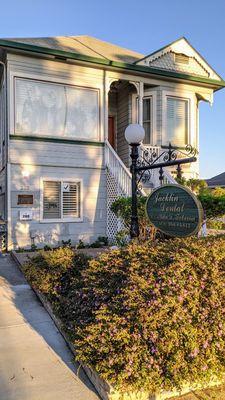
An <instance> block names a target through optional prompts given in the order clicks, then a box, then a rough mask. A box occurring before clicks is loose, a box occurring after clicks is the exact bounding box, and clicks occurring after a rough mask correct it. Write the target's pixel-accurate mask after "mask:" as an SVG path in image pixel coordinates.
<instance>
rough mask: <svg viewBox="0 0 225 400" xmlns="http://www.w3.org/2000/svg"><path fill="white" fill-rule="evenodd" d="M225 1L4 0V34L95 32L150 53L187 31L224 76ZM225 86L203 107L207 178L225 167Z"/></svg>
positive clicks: (203, 162)
mask: <svg viewBox="0 0 225 400" xmlns="http://www.w3.org/2000/svg"><path fill="white" fill-rule="evenodd" d="M224 17H225V0H214V1H212V0H195V1H194V0H188V1H187V2H185V1H182V0H170V1H168V0H161V1H160V2H159V1H158V2H157V1H155V0H154V1H153V0H139V1H137V0H135V1H134V0H120V1H119V0H111V1H109V0H92V1H91V0H83V1H82V0H64V1H59V0H54V1H53V0H19V1H18V0H14V1H13V0H8V1H5V0H4V1H1V30H0V36H1V37H26V36H56V35H79V34H86V35H92V36H95V37H97V38H99V39H102V40H106V41H109V42H112V43H116V44H118V45H120V46H123V47H127V48H131V49H133V50H136V51H138V52H140V53H144V54H148V53H151V52H152V51H154V50H156V49H158V48H160V47H162V46H164V45H165V44H167V43H169V42H171V41H173V40H175V39H177V38H178V37H180V36H186V37H187V39H188V40H189V41H190V42H191V44H192V45H193V46H194V47H195V48H196V49H197V50H198V51H199V52H200V53H201V54H202V55H203V56H204V57H205V58H206V60H207V61H208V62H209V64H211V65H212V67H213V68H214V69H215V70H216V71H217V72H218V73H219V74H220V75H222V77H223V78H224V79H225V55H224V51H225V43H224V42H225V23H224ZM224 159H225V89H223V90H221V91H219V92H217V93H216V94H215V98H214V104H213V107H212V108H211V107H210V106H209V104H207V103H202V104H201V106H200V169H201V176H202V177H211V176H213V175H216V174H218V173H221V172H224V171H225V162H224Z"/></svg>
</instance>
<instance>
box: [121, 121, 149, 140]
mask: <svg viewBox="0 0 225 400" xmlns="http://www.w3.org/2000/svg"><path fill="white" fill-rule="evenodd" d="M144 137H145V130H144V128H143V126H141V125H139V124H130V125H128V127H127V128H126V129H125V139H126V141H127V142H128V143H129V144H136V145H139V144H140V143H141V142H142V140H143V139H144Z"/></svg>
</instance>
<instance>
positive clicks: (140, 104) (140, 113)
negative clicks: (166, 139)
mask: <svg viewBox="0 0 225 400" xmlns="http://www.w3.org/2000/svg"><path fill="white" fill-rule="evenodd" d="M143 97H144V83H143V82H139V97H138V123H139V125H141V126H142V125H143Z"/></svg>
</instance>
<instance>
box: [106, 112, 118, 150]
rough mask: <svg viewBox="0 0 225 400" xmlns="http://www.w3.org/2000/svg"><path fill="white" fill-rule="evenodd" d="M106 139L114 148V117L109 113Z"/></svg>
mask: <svg viewBox="0 0 225 400" xmlns="http://www.w3.org/2000/svg"><path fill="white" fill-rule="evenodd" d="M108 140H109V143H110V144H111V146H112V147H113V148H114V149H115V147H116V133H115V117H113V116H111V115H109V122H108Z"/></svg>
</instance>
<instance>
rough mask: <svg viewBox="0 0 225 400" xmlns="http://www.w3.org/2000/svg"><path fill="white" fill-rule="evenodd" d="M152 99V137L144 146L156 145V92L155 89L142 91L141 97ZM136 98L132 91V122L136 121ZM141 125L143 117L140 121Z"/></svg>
mask: <svg viewBox="0 0 225 400" xmlns="http://www.w3.org/2000/svg"><path fill="white" fill-rule="evenodd" d="M149 98H151V99H152V107H151V118H152V123H151V128H152V132H151V138H152V143H145V146H157V131H156V120H157V113H156V101H157V92H156V90H154V91H153V90H146V91H145V92H144V96H143V99H142V101H143V100H144V99H149ZM137 99H138V101H139V96H138V95H137V94H136V93H134V94H133V95H132V123H134V124H136V123H138V107H137V103H138V102H137ZM141 123H142V125H143V117H142V121H141Z"/></svg>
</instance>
